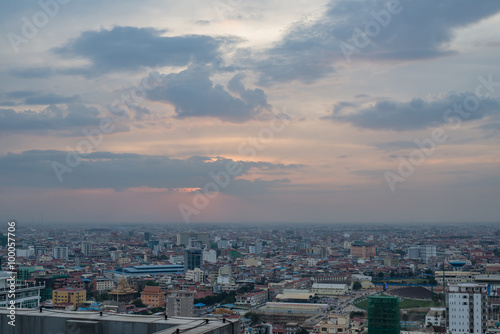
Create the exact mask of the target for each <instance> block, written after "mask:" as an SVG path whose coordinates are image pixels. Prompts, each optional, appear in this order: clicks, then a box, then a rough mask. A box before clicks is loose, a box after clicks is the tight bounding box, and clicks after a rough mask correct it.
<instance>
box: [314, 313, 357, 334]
mask: <svg viewBox="0 0 500 334" xmlns="http://www.w3.org/2000/svg"><path fill="white" fill-rule="evenodd" d="M349 323H350V321H349V316H348V315H337V314H330V315H328V320H325V321H321V322H319V323H318V324H317V325H316V326H314V332H315V333H319V334H331V333H347V334H350V330H349Z"/></svg>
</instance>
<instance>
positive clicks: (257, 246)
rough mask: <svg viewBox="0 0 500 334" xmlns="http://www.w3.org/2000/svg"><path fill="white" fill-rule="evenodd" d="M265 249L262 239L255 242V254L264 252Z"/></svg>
mask: <svg viewBox="0 0 500 334" xmlns="http://www.w3.org/2000/svg"><path fill="white" fill-rule="evenodd" d="M263 251H264V246H263V245H262V242H261V241H258V242H256V243H255V254H262V252H263Z"/></svg>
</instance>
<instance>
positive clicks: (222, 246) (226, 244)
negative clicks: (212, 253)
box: [217, 239, 229, 249]
mask: <svg viewBox="0 0 500 334" xmlns="http://www.w3.org/2000/svg"><path fill="white" fill-rule="evenodd" d="M217 248H220V249H226V248H229V240H226V239H220V240H219V241H217Z"/></svg>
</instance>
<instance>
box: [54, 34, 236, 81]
mask: <svg viewBox="0 0 500 334" xmlns="http://www.w3.org/2000/svg"><path fill="white" fill-rule="evenodd" d="M165 32H166V31H165V30H157V29H153V28H136V27H114V28H113V29H111V30H106V29H101V30H100V31H86V32H84V33H82V34H81V35H80V36H79V37H77V38H75V39H72V40H70V41H68V42H67V43H66V44H65V45H64V46H62V47H60V48H56V49H54V52H55V53H56V54H58V55H61V56H65V57H81V58H85V59H88V60H89V61H90V62H91V65H90V69H89V71H90V72H93V73H97V74H100V73H106V72H113V71H134V70H137V69H139V68H141V67H143V66H150V67H155V66H186V65H188V64H190V63H197V64H219V63H220V62H221V59H220V50H219V49H220V48H221V47H223V46H224V45H228V44H233V43H236V42H239V41H240V40H239V39H238V38H235V37H218V38H213V37H209V36H203V35H183V36H172V37H166V36H162V34H164V33H165Z"/></svg>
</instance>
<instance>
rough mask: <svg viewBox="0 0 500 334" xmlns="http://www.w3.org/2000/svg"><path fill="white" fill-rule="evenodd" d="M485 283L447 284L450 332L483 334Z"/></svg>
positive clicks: (485, 313) (485, 300) (452, 333)
mask: <svg viewBox="0 0 500 334" xmlns="http://www.w3.org/2000/svg"><path fill="white" fill-rule="evenodd" d="M487 288H488V285H487V284H475V283H463V284H452V285H449V286H448V291H447V293H446V310H447V312H446V313H447V314H448V329H449V333H450V334H467V333H471V334H483V333H486V329H487V298H488V296H487V294H488V292H487Z"/></svg>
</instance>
